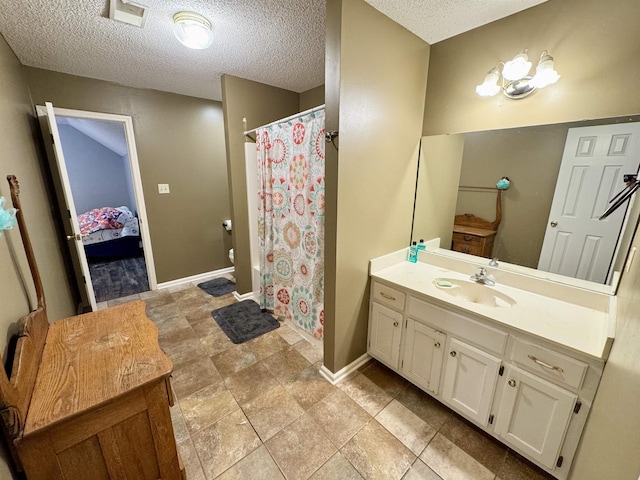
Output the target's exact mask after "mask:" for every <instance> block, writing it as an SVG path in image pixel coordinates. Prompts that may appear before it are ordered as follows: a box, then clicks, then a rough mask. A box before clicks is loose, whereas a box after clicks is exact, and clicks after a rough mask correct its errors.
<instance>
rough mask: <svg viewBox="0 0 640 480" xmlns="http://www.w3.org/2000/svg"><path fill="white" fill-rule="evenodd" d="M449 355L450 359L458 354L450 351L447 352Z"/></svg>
mask: <svg viewBox="0 0 640 480" xmlns="http://www.w3.org/2000/svg"><path fill="white" fill-rule="evenodd" d="M449 355H451V356H452V357H455V356H456V355H458V352H456V351H455V350H452V351H450V352H449Z"/></svg>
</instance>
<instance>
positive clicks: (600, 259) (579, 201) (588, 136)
mask: <svg viewBox="0 0 640 480" xmlns="http://www.w3.org/2000/svg"><path fill="white" fill-rule="evenodd" d="M639 156H640V123H637V122H636V123H621V124H615V125H601V126H596V127H581V128H571V129H569V132H568V134H567V140H566V143H565V149H564V154H563V156H562V164H561V166H560V172H559V174H558V181H557V183H556V189H555V193H554V197H553V203H552V205H551V211H550V214H549V220H548V222H547V229H546V233H545V236H544V241H543V246H542V251H541V253H540V259H539V262H538V269H540V270H543V271H546V272H552V273H559V274H561V275H567V276H569V277H574V278H580V279H583V280H589V281H592V282H597V283H605V281H606V280H607V274H608V271H609V267H610V265H611V264H612V259H613V255H614V252H615V249H616V244H617V241H618V235H619V234H620V230H621V228H622V224H623V221H624V216H625V209H624V208H621V209H618V210H617V211H616V212H615V213H613V214H612V215H611V216H609V217H608V218H607V219H605V220H602V221H601V220H599V217H600V215H602V213H604V211H605V210H606V209H607V207H608V206H609V203H608V202H609V200H610V199H611V197H613V196H614V195H615V194H616V193H617V192H619V191H620V190H622V188H623V187H624V182H623V175H624V174H626V173H636V172H637V170H638V164H639V163H640V157H639Z"/></svg>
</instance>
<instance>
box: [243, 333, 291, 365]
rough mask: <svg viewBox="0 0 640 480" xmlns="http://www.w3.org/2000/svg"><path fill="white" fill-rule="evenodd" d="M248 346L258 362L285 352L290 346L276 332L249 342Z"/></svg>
mask: <svg viewBox="0 0 640 480" xmlns="http://www.w3.org/2000/svg"><path fill="white" fill-rule="evenodd" d="M276 330H277V329H276ZM246 345H247V346H248V347H249V348H250V349H251V351H252V352H253V354H254V355H255V356H256V358H257V359H258V360H262V359H264V358H267V357H269V356H271V355H273V354H274V353H277V352H279V351H281V350H283V349H284V348H285V347H286V346H287V345H288V344H287V342H285V341H284V339H283V338H282V337H281V336H280V335H278V334H277V333H276V332H275V331H271V332H268V333H265V334H264V335H260V336H259V337H257V338H254V339H253V340H249V341H248V342H247V343H246Z"/></svg>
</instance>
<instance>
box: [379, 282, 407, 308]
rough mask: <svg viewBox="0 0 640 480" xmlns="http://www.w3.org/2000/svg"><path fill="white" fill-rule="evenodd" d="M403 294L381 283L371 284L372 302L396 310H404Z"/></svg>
mask: <svg viewBox="0 0 640 480" xmlns="http://www.w3.org/2000/svg"><path fill="white" fill-rule="evenodd" d="M404 297H405V295H404V293H402V292H401V291H400V290H396V289H395V288H391V287H387V286H386V285H383V284H382V283H378V282H375V283H374V284H373V298H372V300H373V301H375V302H378V303H382V304H384V305H388V306H389V307H392V308H395V309H397V310H404Z"/></svg>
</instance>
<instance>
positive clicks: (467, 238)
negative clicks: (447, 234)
mask: <svg viewBox="0 0 640 480" xmlns="http://www.w3.org/2000/svg"><path fill="white" fill-rule="evenodd" d="M462 238H464V241H465V242H470V241H471V240H473V237H472V236H471V235H465V236H464V237H462Z"/></svg>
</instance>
